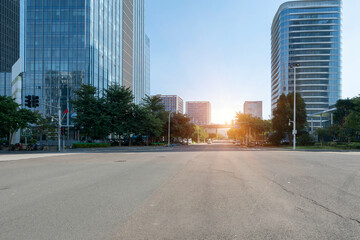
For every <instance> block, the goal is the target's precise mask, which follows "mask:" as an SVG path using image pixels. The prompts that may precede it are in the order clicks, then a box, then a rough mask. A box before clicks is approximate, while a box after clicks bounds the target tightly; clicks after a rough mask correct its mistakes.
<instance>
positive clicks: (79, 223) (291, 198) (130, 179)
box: [0, 145, 360, 240]
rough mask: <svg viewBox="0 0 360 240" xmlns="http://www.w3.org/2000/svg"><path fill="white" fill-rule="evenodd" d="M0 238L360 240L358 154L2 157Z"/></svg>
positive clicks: (233, 151)
mask: <svg viewBox="0 0 360 240" xmlns="http://www.w3.org/2000/svg"><path fill="white" fill-rule="evenodd" d="M0 239H1V240H5V239H6V240H7V239H11V240H12V239H20V240H21V239H24V240H25V239H26V240H31V239H34V240H42V239H52V240H57V239H67V240H68V239H74V240H75V239H76V240H78V239H86V240H88V239H111V240H115V239H151V240H152V239H186V240H188V239H194V240H195V239H199V240H202V239H206V240H211V239H214V240H218V239H226V240H227V239H229V240H230V239H360V153H356V152H348V153H346V152H332V153H326V152H290V151H264V150H261V149H253V150H250V151H245V150H244V149H241V148H239V147H235V146H225V145H210V146H191V147H185V148H181V147H178V148H172V149H168V150H166V151H149V152H146V151H142V152H124V151H122V152H116V151H114V152H111V151H107V152H101V151H98V152H96V153H88V152H83V153H74V154H73V153H68V154H54V153H53V154H48V155H46V154H45V155H44V154H32V155H18V154H17V155H0Z"/></svg>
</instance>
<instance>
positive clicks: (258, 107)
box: [244, 101, 263, 119]
mask: <svg viewBox="0 0 360 240" xmlns="http://www.w3.org/2000/svg"><path fill="white" fill-rule="evenodd" d="M244 113H245V114H250V115H252V116H254V117H258V118H261V119H262V118H263V116H262V101H246V102H245V103H244Z"/></svg>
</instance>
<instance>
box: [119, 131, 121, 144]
mask: <svg viewBox="0 0 360 240" xmlns="http://www.w3.org/2000/svg"><path fill="white" fill-rule="evenodd" d="M119 147H121V136H120V134H119Z"/></svg>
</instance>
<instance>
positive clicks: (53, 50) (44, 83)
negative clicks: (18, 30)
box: [21, 0, 145, 115]
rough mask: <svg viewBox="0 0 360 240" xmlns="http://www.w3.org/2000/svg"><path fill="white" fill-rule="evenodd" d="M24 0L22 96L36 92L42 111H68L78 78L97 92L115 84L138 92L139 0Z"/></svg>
mask: <svg viewBox="0 0 360 240" xmlns="http://www.w3.org/2000/svg"><path fill="white" fill-rule="evenodd" d="M23 1H24V5H23V7H24V10H23V13H24V20H23V26H24V32H25V33H24V39H23V40H24V41H23V42H24V43H23V44H24V51H23V52H22V54H21V55H22V56H21V57H22V58H23V60H24V68H25V69H24V80H23V97H24V96H26V95H37V96H39V97H40V111H41V112H43V113H45V114H54V113H56V108H55V107H57V106H60V107H61V109H62V110H65V109H67V108H69V110H70V115H72V113H73V110H72V106H71V100H72V99H74V97H75V94H74V90H76V89H78V88H79V87H80V86H81V84H90V85H92V86H94V87H96V88H97V89H98V94H99V95H102V94H103V92H104V90H105V89H107V88H108V87H109V86H110V85H112V84H119V85H121V86H125V87H128V88H129V89H131V90H132V91H133V93H134V96H135V101H137V99H139V98H141V99H142V98H143V96H140V95H139V92H138V91H137V89H140V88H141V87H142V86H141V84H143V82H144V81H145V80H144V78H145V70H142V68H141V67H140V66H143V65H145V59H144V57H143V55H144V54H145V53H142V54H141V53H140V52H141V51H144V47H140V45H141V44H145V43H144V40H143V38H144V37H141V36H144V28H143V26H144V9H143V7H144V6H143V5H144V0H108V1H93V0H77V1H37V0H23ZM140 35H141V36H140ZM141 71H142V72H141ZM141 76H143V77H141Z"/></svg>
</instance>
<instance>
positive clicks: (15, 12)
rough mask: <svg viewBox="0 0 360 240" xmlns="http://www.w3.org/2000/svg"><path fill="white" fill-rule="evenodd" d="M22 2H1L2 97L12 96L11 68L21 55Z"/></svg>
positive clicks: (0, 69)
mask: <svg viewBox="0 0 360 240" xmlns="http://www.w3.org/2000/svg"><path fill="white" fill-rule="evenodd" d="M19 41H20V0H1V1H0V95H7V96H11V80H12V79H11V68H12V66H13V65H14V63H15V62H16V61H17V60H18V59H19V53H20V49H19V47H20V43H19Z"/></svg>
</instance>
